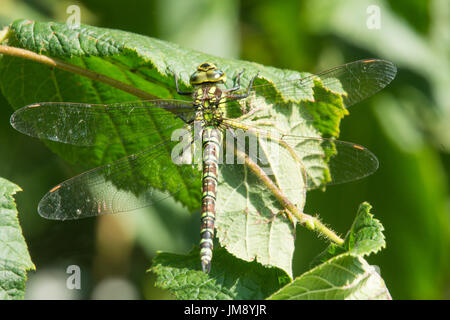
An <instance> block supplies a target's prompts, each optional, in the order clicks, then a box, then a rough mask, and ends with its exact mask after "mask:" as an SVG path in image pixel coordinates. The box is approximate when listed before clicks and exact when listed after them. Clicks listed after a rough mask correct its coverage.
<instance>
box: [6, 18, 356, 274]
mask: <svg viewBox="0 0 450 320" xmlns="http://www.w3.org/2000/svg"><path fill="white" fill-rule="evenodd" d="M6 39H7V41H8V45H10V46H16V47H20V48H25V49H28V50H31V51H34V52H37V53H41V54H45V55H48V56H51V57H53V58H57V59H59V60H61V61H64V62H66V63H70V64H73V65H75V66H78V67H80V68H84V69H88V70H92V71H94V72H96V73H99V74H102V75H104V76H108V77H111V78H113V79H116V80H119V81H121V82H122V83H124V84H127V85H130V86H133V87H135V88H138V89H140V90H143V91H145V92H149V93H151V94H152V95H153V96H155V97H157V98H177V97H178V96H177V95H176V90H175V83H174V74H177V75H178V76H179V79H180V84H181V87H182V89H183V88H184V87H188V86H189V75H190V74H191V73H192V72H193V71H194V68H195V67H196V66H197V65H199V64H200V63H202V62H204V61H212V62H214V63H215V64H216V65H218V66H219V67H220V68H221V69H222V70H223V71H224V72H225V73H226V74H227V75H228V81H227V82H226V84H225V87H227V88H230V87H232V86H233V79H234V78H235V77H236V75H237V74H238V73H239V72H240V71H242V70H243V69H244V70H245V72H244V74H243V75H242V77H241V85H242V87H246V86H247V85H248V83H249V80H250V79H251V78H252V77H253V76H254V75H255V74H257V73H259V78H258V79H257V80H256V81H255V84H270V85H269V86H268V87H265V89H264V90H266V91H269V92H270V93H273V94H270V95H268V98H267V99H266V100H264V101H259V106H261V108H260V110H257V111H256V112H254V113H253V114H251V116H246V115H244V116H242V117H240V118H238V119H237V121H242V123H243V124H244V125H248V126H257V127H261V126H262V127H263V128H262V129H271V128H272V129H277V130H281V131H282V132H289V133H291V134H297V135H300V136H311V137H321V136H327V137H337V136H338V134H339V123H340V120H341V118H342V117H343V116H344V115H346V114H347V113H348V112H347V110H346V109H345V108H344V105H343V100H342V97H341V94H343V91H342V88H340V87H339V86H338V85H336V82H334V83H333V82H332V83H331V84H329V86H330V87H327V86H326V84H324V83H322V81H321V80H320V79H316V80H315V81H314V82H311V84H310V86H309V87H307V88H298V90H286V89H284V88H283V86H281V85H279V84H281V83H285V82H286V81H287V80H290V79H291V80H292V79H298V78H300V77H303V76H306V75H307V74H306V73H299V72H295V71H289V70H280V69H276V68H272V67H266V66H262V65H259V64H256V63H252V62H247V61H240V60H233V59H225V58H220V57H215V56H211V55H207V54H204V53H200V52H197V51H194V50H190V49H185V48H181V47H179V46H177V45H175V44H171V43H167V42H164V41H161V40H157V39H152V38H149V37H145V36H141V35H137V34H133V33H129V32H124V31H119V30H112V29H103V28H96V27H91V26H81V27H80V29H70V28H69V27H67V25H65V24H60V23H52V22H50V23H40V22H33V21H29V20H18V21H16V22H14V23H13V24H12V25H11V26H10V29H9V31H8V34H7V37H6ZM0 61H1V62H0V84H1V89H2V92H3V94H4V95H5V97H6V98H7V99H8V101H9V103H10V104H11V105H12V106H13V107H15V108H18V107H21V106H23V105H26V104H30V103H34V102H37V101H76V102H87V103H112V102H123V101H132V100H135V99H136V97H135V96H132V95H131V94H130V93H127V92H124V91H121V90H119V89H117V88H113V87H111V86H109V85H106V84H105V83H102V82H99V81H93V80H91V79H89V78H86V77H82V76H79V75H76V74H71V73H68V72H66V71H61V70H58V69H54V68H49V67H47V66H44V65H39V64H37V63H35V62H29V61H25V60H23V59H18V58H14V57H9V56H6V55H5V56H3V58H2V59H1V60H0ZM300 89H301V90H300ZM261 90H262V89H261ZM270 97H272V98H270ZM276 97H281V98H283V100H284V101H285V102H286V103H279V100H275V99H273V98H276ZM258 99H260V98H259V96H253V97H251V98H250V99H248V100H247V101H246V102H244V103H247V104H251V103H252V101H255V100H258ZM276 101H278V103H277V102H276ZM267 119H270V120H271V121H272V124H271V125H270V126H269V128H267V124H265V125H261V123H260V122H261V121H264V120H267ZM305 119H306V120H308V122H307V124H306V125H305V123H306V122H305ZM172 121H173V125H172V127H171V128H170V130H168V125H167V122H168V118H167V116H166V117H160V118H158V117H150V116H149V119H145V120H142V121H140V122H139V121H135V122H136V123H134V122H133V123H129V122H128V120H127V119H125V120H120V119H111V124H110V125H109V126H107V127H111V128H114V130H115V131H113V133H114V132H115V134H116V136H114V137H112V138H111V139H109V140H108V141H105V143H104V144H100V145H98V146H95V147H94V148H79V147H73V146H70V145H64V144H58V143H51V142H47V144H48V146H49V147H50V148H51V149H52V150H54V151H55V152H56V153H58V154H59V155H61V157H63V158H64V159H66V160H67V161H69V162H72V163H77V164H82V166H83V167H84V168H86V169H87V168H92V167H95V166H98V165H101V164H107V163H111V162H113V161H114V160H117V159H119V158H122V157H125V156H127V155H130V154H133V153H136V152H139V151H141V150H143V149H145V148H148V147H149V146H152V145H156V144H158V143H160V142H161V141H162V140H168V139H170V135H171V133H172V131H173V130H174V129H176V128H179V127H181V126H182V122H181V121H179V119H178V120H176V119H174V118H173V116H172ZM176 121H178V122H177V123H176ZM149 125H150V126H152V130H154V129H155V128H156V129H157V130H156V131H158V132H160V134H159V135H157V136H152V137H150V136H142V137H139V136H138V137H137V138H136V139H133V141H126V139H124V137H125V136H127V134H128V132H129V130H132V128H139V127H140V128H145V127H147V126H149ZM99 140H101V139H99ZM258 143H259V145H260V146H261V148H262V150H263V152H264V154H265V155H266V157H267V160H268V165H267V169H268V170H269V171H271V172H272V173H273V180H275V181H276V184H277V187H278V188H279V189H280V190H281V191H282V192H283V193H284V194H285V196H286V197H287V198H288V199H289V200H290V201H291V202H292V203H293V204H294V205H296V206H297V207H298V208H299V210H301V209H303V207H304V204H305V193H306V188H305V176H304V171H305V170H307V171H308V173H309V174H310V176H308V179H307V181H308V187H313V186H314V187H317V186H320V185H322V184H324V183H325V182H327V181H328V180H329V178H330V177H329V169H328V166H327V163H326V162H327V159H328V157H329V156H331V155H332V154H333V152H334V150H333V146H331V147H327V148H324V146H322V145H320V143H318V142H316V143H313V145H311V146H310V147H309V151H308V152H305V151H304V150H303V149H302V146H301V144H299V145H298V146H297V147H294V146H293V147H291V148H292V149H293V150H288V149H286V148H279V149H280V152H281V157H280V159H276V157H275V156H274V154H273V153H272V152H271V150H273V148H274V147H276V146H277V145H278V144H279V142H277V141H274V140H271V141H269V140H268V141H263V140H261V139H259V141H258ZM171 151H172V145H171V144H169V145H168V146H167V148H165V150H163V151H162V153H161V156H158V157H157V159H154V161H152V163H151V164H149V165H148V166H142V168H141V169H139V170H133V171H132V172H133V174H132V175H131V176H130V177H128V176H126V177H123V178H122V177H121V180H123V181H125V182H127V183H123V181H121V185H122V186H123V185H125V184H129V185H130V186H133V187H130V188H134V189H139V188H140V186H141V185H147V184H150V185H152V186H154V187H156V188H160V187H161V185H163V184H162V183H161V182H162V181H163V182H166V181H169V182H170V183H167V184H164V185H167V187H165V189H163V190H162V191H167V192H168V193H170V194H172V195H173V196H174V198H175V199H176V200H178V201H180V202H181V203H183V204H184V205H185V206H186V207H188V208H189V209H191V210H193V209H196V208H199V207H200V201H201V192H200V191H201V181H200V176H201V175H200V172H199V171H198V170H197V169H196V168H194V167H192V166H181V167H180V166H177V165H175V164H174V163H173V161H172V160H171ZM290 151H295V152H296V153H299V158H297V159H294V158H293V157H292V155H291V154H290ZM324 152H325V155H326V157H325V158H323V154H324ZM313 153H314V154H313ZM280 160H281V161H280ZM126 165H127V164H126V163H124V166H126ZM124 169H125V167H124ZM220 170H221V171H220V175H219V176H220V177H219V187H218V198H217V206H216V207H217V236H218V238H219V240H220V242H221V244H222V245H223V246H225V247H226V248H227V250H229V251H230V252H231V253H232V254H234V255H235V256H237V257H239V258H241V259H244V260H246V261H253V260H255V259H256V260H257V261H258V262H260V263H262V264H264V265H269V266H277V267H279V268H282V269H283V270H285V271H286V272H287V273H288V274H291V273H292V270H291V269H292V267H291V261H292V255H293V251H294V234H295V230H294V228H293V226H292V224H291V222H290V221H289V220H288V219H286V217H285V216H284V215H283V214H282V211H283V210H284V208H283V207H282V206H281V205H280V203H279V202H278V201H277V200H276V199H275V197H274V196H273V194H272V192H271V191H270V190H267V188H265V187H264V186H263V184H262V183H261V181H260V180H259V178H258V177H257V176H256V175H255V174H253V173H251V172H249V170H248V168H246V167H245V166H242V165H241V166H239V165H233V166H226V165H223V166H221V168H220ZM124 172H126V171H125V170H124ZM244 176H245V177H246V178H245V180H244V181H242V177H244ZM128 182H129V183H128ZM180 185H181V186H182V190H181V192H177V191H178V186H180ZM230 195H232V196H230ZM74 210H75V209H74Z"/></svg>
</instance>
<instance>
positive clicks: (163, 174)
mask: <svg viewBox="0 0 450 320" xmlns="http://www.w3.org/2000/svg"><path fill="white" fill-rule="evenodd" d="M189 134H190V133H187V134H186V136H188V135H189ZM183 139H184V138H183ZM189 145H190V143H189V144H186V143H185V144H184V146H183V148H188V147H189ZM174 147H175V142H171V141H169V142H164V143H161V144H160V145H158V146H154V147H151V148H149V149H146V150H143V151H141V152H139V153H136V154H133V155H131V156H128V157H125V158H123V159H120V160H118V161H116V162H114V163H113V164H108V165H104V166H101V167H98V168H95V169H92V170H90V171H87V172H84V173H82V174H80V175H78V176H75V177H73V178H71V179H69V180H66V181H64V182H63V183H61V184H58V185H57V186H55V187H54V188H52V189H51V190H50V191H49V192H48V193H47V194H46V195H45V196H44V197H43V198H42V200H41V201H40V203H39V206H38V211H39V214H40V215H41V216H43V217H45V218H48V219H55V220H70V219H80V218H86V217H91V216H97V215H101V214H107V213H119V212H127V211H131V210H134V209H138V208H141V207H145V206H148V205H152V204H153V203H155V202H157V201H159V200H162V199H164V198H166V197H168V196H169V195H172V196H174V197H175V199H177V200H180V201H181V202H183V204H185V205H186V206H187V207H189V208H191V209H192V208H195V207H198V206H199V201H200V198H201V195H200V190H201V188H200V187H201V175H200V173H199V171H198V170H197V169H195V168H194V167H193V166H191V165H177V164H176V163H174V161H173V160H171V158H170V156H169V157H167V155H168V154H169V155H170V154H172V150H173V148H174ZM156 190H160V191H162V193H161V192H157V191H156ZM197 202H198V203H197Z"/></svg>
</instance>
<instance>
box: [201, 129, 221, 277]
mask: <svg viewBox="0 0 450 320" xmlns="http://www.w3.org/2000/svg"><path fill="white" fill-rule="evenodd" d="M221 140H222V133H221V132H220V131H219V130H218V129H216V128H215V127H206V128H204V129H203V132H202V141H203V142H202V146H203V148H202V149H203V184H202V190H203V196H202V215H201V226H200V238H201V240H200V260H201V262H202V269H203V272H209V270H210V268H211V259H212V250H213V238H214V221H215V219H216V194H217V173H218V163H219V159H218V157H219V150H220V142H221Z"/></svg>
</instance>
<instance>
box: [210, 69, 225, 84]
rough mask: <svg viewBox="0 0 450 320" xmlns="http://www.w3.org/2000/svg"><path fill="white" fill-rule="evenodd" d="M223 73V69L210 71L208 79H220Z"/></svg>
mask: <svg viewBox="0 0 450 320" xmlns="http://www.w3.org/2000/svg"><path fill="white" fill-rule="evenodd" d="M223 74H224V73H223V71H220V70H214V71H210V72H208V80H212V81H215V80H219V79H220V78H222V77H223Z"/></svg>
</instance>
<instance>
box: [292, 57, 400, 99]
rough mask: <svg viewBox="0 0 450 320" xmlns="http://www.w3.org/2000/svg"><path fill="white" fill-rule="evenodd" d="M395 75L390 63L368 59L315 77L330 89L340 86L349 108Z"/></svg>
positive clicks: (381, 86) (373, 92) (394, 69)
mask: <svg viewBox="0 0 450 320" xmlns="http://www.w3.org/2000/svg"><path fill="white" fill-rule="evenodd" d="M396 73H397V68H396V67H395V65H394V64H393V63H392V62H389V61H386V60H378V59H370V60H359V61H354V62H350V63H347V64H344V65H342V66H339V67H336V68H332V69H330V70H327V71H324V72H322V73H319V74H318V75H317V76H318V77H320V79H322V81H323V83H324V85H325V86H326V87H328V88H330V89H333V88H339V86H342V89H343V90H344V92H345V93H344V95H343V98H344V103H345V105H346V107H350V106H352V105H354V104H356V103H358V102H360V101H362V100H364V99H366V98H368V97H370V96H371V95H373V94H375V93H376V92H378V91H380V90H381V89H383V88H384V87H386V86H387V85H388V84H389V83H390V82H391V81H392V80H393V79H394V77H395V74H396ZM300 82H301V80H300Z"/></svg>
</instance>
